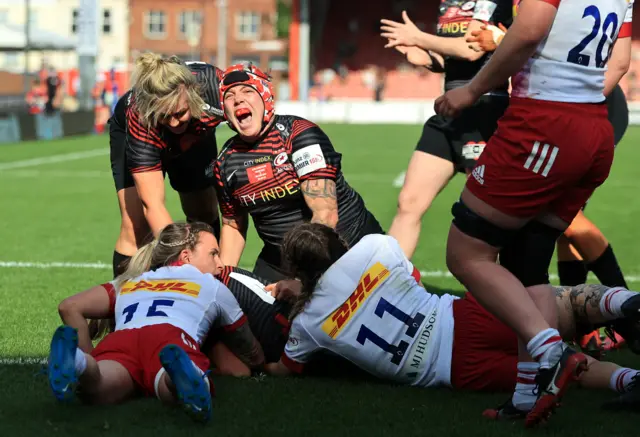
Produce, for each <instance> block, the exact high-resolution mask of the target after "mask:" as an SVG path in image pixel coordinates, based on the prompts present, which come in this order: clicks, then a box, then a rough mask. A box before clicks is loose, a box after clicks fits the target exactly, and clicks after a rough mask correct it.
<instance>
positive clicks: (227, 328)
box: [222, 314, 247, 332]
mask: <svg viewBox="0 0 640 437" xmlns="http://www.w3.org/2000/svg"><path fill="white" fill-rule="evenodd" d="M245 323H247V316H245V315H244V314H243V315H242V317H240V318H239V319H238V320H236V321H235V322H233V323H232V324H230V325H227V326H223V327H222V329H224V332H233V331H235V330H236V329H238V328H239V327H241V326H242V325H244V324H245Z"/></svg>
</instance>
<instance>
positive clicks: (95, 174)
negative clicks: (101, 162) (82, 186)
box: [0, 170, 111, 179]
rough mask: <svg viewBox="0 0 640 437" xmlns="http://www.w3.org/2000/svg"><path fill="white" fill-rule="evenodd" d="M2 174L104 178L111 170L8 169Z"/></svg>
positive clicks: (13, 176)
mask: <svg viewBox="0 0 640 437" xmlns="http://www.w3.org/2000/svg"><path fill="white" fill-rule="evenodd" d="M0 176H6V177H12V178H64V179H68V178H88V179H104V178H106V177H109V176H111V172H109V171H100V170H79V171H69V170H6V171H0Z"/></svg>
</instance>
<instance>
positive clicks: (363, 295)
mask: <svg viewBox="0 0 640 437" xmlns="http://www.w3.org/2000/svg"><path fill="white" fill-rule="evenodd" d="M387 276H389V270H388V269H387V268H386V267H385V266H383V265H382V264H381V263H379V262H377V263H375V264H374V265H373V266H372V267H371V268H370V269H369V270H367V271H366V272H365V274H364V275H362V277H361V278H360V282H359V283H358V287H357V288H356V290H355V291H354V292H353V293H351V295H350V296H349V297H348V298H347V300H346V301H345V302H344V303H343V304H342V305H341V306H340V308H338V309H337V310H335V311H334V312H333V313H331V315H330V316H329V318H327V319H326V320H325V321H324V323H323V324H322V330H323V331H324V332H325V333H326V334H327V335H328V336H329V337H331V338H333V339H335V338H336V337H337V336H338V334H340V331H342V329H343V328H344V327H345V326H347V324H348V323H349V320H351V318H352V317H353V315H354V314H355V313H356V312H357V311H358V309H359V308H360V307H361V306H362V303H363V302H364V301H366V300H367V299H368V298H369V296H371V294H372V293H373V292H374V291H375V290H376V288H378V287H379V286H380V284H382V282H383V281H384V280H385V279H386V278H387Z"/></svg>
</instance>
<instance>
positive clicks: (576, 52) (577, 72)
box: [511, 0, 634, 103]
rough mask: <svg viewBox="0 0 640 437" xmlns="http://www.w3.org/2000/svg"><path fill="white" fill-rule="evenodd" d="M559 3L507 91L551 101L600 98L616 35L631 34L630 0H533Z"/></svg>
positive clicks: (631, 0)
mask: <svg viewBox="0 0 640 437" xmlns="http://www.w3.org/2000/svg"><path fill="white" fill-rule="evenodd" d="M538 1H545V2H547V3H551V4H553V5H554V6H556V7H557V8H558V12H557V14H556V18H555V20H554V22H553V25H552V27H551V31H550V32H549V35H548V36H547V37H546V38H545V39H544V40H543V41H541V42H540V44H539V45H538V48H537V50H536V53H535V54H534V55H533V56H532V57H531V58H530V59H529V60H528V61H527V64H526V65H525V66H524V67H523V68H522V70H520V72H518V73H517V74H516V75H515V76H514V77H513V78H512V79H511V85H512V87H513V89H512V92H511V95H512V96H516V97H528V98H531V99H539V100H550V101H555V102H575V103H598V102H602V101H604V95H603V94H602V92H603V90H604V73H605V69H606V66H607V60H608V59H609V55H610V53H611V49H612V47H613V44H614V43H615V41H616V39H617V38H628V37H631V20H632V15H633V1H634V0H538Z"/></svg>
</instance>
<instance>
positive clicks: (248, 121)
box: [224, 85, 264, 140]
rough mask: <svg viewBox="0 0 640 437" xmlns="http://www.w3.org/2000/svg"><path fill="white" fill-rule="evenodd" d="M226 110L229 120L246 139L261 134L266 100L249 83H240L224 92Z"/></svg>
mask: <svg viewBox="0 0 640 437" xmlns="http://www.w3.org/2000/svg"><path fill="white" fill-rule="evenodd" d="M224 110H225V114H226V116H227V120H229V121H230V122H231V124H232V125H233V127H234V128H235V130H236V131H237V132H238V133H239V134H240V136H241V137H242V138H243V139H245V140H252V139H255V138H257V137H258V136H259V135H260V131H261V130H262V117H263V115H264V102H263V101H262V97H260V94H258V92H257V91H256V90H255V89H253V88H252V87H250V86H248V85H238V86H234V87H233V88H231V89H229V90H228V91H227V92H226V93H225V94H224Z"/></svg>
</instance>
